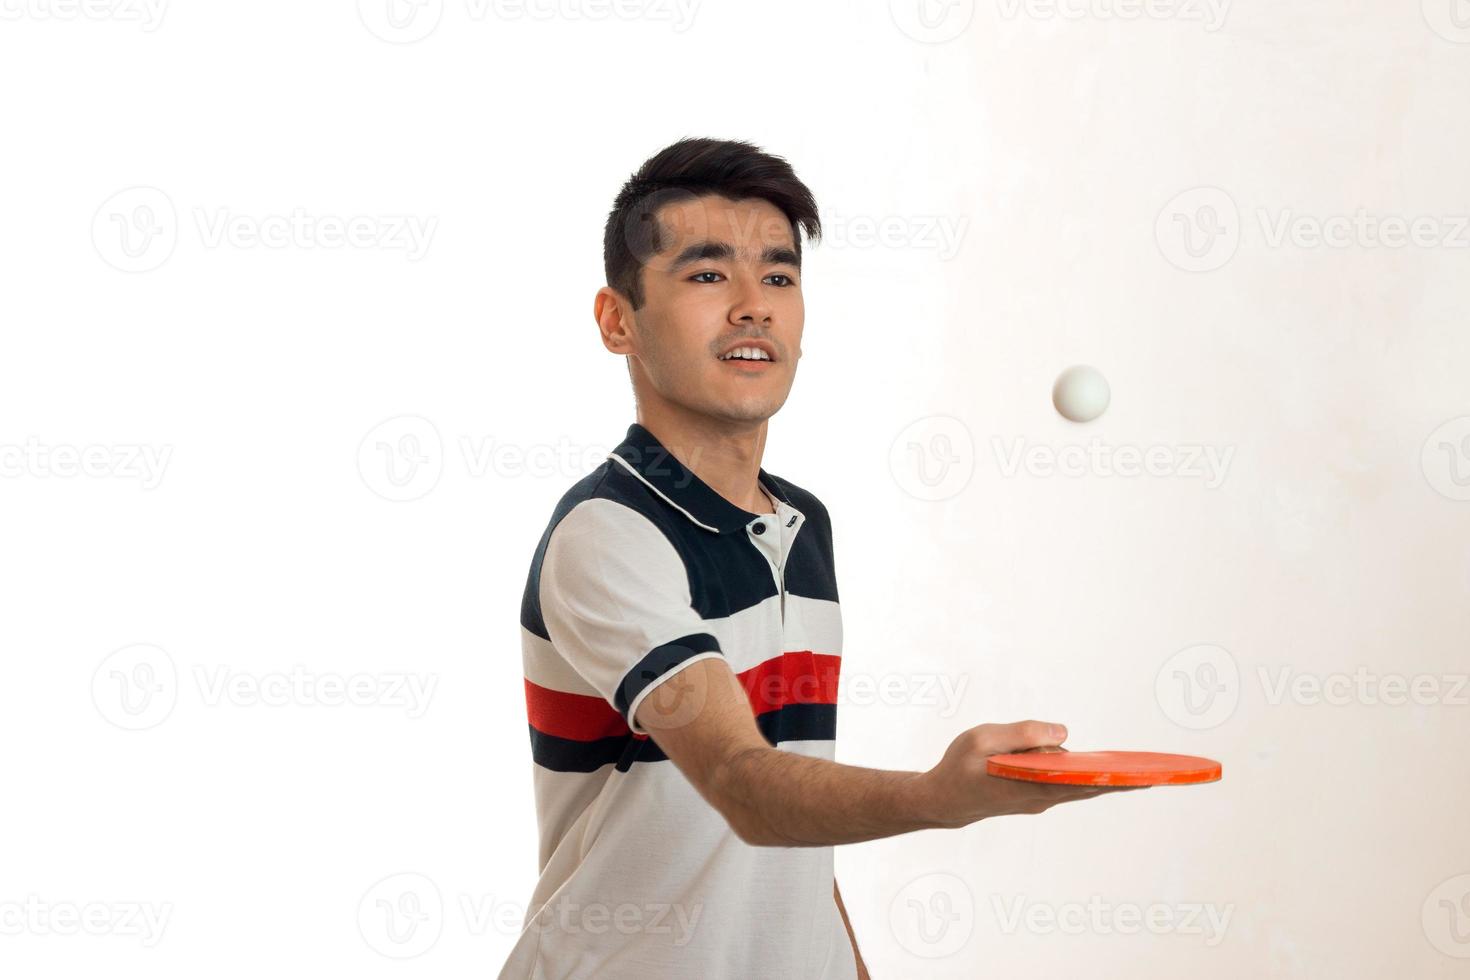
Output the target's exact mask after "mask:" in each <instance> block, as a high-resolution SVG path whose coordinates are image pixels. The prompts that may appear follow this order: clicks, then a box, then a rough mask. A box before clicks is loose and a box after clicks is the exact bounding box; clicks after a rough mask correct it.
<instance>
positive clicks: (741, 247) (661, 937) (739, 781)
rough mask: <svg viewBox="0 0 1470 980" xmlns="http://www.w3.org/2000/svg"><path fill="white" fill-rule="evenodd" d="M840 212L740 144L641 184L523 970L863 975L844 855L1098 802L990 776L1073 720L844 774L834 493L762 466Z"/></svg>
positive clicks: (523, 943)
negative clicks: (993, 758) (844, 890)
mask: <svg viewBox="0 0 1470 980" xmlns="http://www.w3.org/2000/svg"><path fill="white" fill-rule="evenodd" d="M801 233H805V235H806V237H807V238H809V239H816V238H818V237H820V233H821V228H820V223H819V221H818V218H817V207H816V203H815V201H814V200H813V198H812V194H811V192H810V191H809V190H808V189H807V188H806V186H805V185H803V184H802V183H801V181H800V180H798V179H797V177H796V175H795V174H794V173H793V172H792V170H791V168H790V166H789V165H788V164H787V163H786V162H785V161H783V160H781V159H780V158H778V157H773V156H770V155H768V154H765V153H763V152H761V151H760V150H759V149H758V148H756V147H754V146H751V145H750V144H748V143H743V142H728V141H716V140H709V139H689V140H683V141H680V142H678V143H675V144H674V145H672V146H670V147H668V148H667V149H665V150H663V151H661V152H660V153H658V154H657V155H655V156H654V157H652V158H651V159H649V160H648V161H647V162H646V163H644V164H643V166H642V167H641V168H640V169H639V170H638V172H637V173H636V174H635V175H634V176H633V177H632V178H631V179H630V180H629V181H628V182H627V184H626V185H625V186H624V188H623V189H622V192H621V193H620V194H619V196H618V198H617V201H616V203H615V205H614V207H613V210H612V213H611V215H610V216H609V217H608V220H607V226H606V231H605V235H604V263H605V266H606V273H607V285H606V286H605V287H603V288H602V289H600V290H598V292H597V297H596V300H595V303H594V306H593V315H594V317H595V318H596V320H597V325H598V329H599V330H600V332H601V336H602V342H603V344H604V346H606V347H607V349H608V350H610V351H612V352H613V353H614V354H618V355H621V356H623V357H625V358H626V359H627V364H628V370H629V373H630V375H631V376H632V381H633V391H634V396H635V399H636V403H637V422H636V423H634V424H633V425H631V426H629V428H628V430H627V435H626V438H625V439H624V440H623V442H622V443H621V444H620V445H618V447H617V448H616V449H615V450H614V451H613V452H612V453H610V454H609V455H608V458H607V460H606V461H605V462H603V463H602V464H601V465H600V466H598V467H597V469H595V470H593V471H592V472H591V473H590V474H588V475H587V476H586V477H585V478H583V479H582V480H580V481H579V482H577V483H576V484H575V485H574V486H573V487H572V488H571V489H570V490H569V491H568V492H567V493H566V494H565V495H564V496H563V497H562V498H561V500H560V502H559V503H558V504H557V506H556V508H555V510H554V511H553V513H552V516H551V520H550V523H549V524H548V526H547V528H546V531H545V533H544V534H543V535H542V537H541V540H540V543H539V544H538V546H537V548H536V552H535V555H534V558H533V560H532V563H531V571H530V576H529V578H528V580H527V583H526V591H525V595H524V598H523V602H522V607H521V627H522V628H521V637H522V647H523V660H524V670H525V683H526V705H527V711H528V715H529V720H530V734H531V750H532V758H533V761H534V772H535V791H536V806H537V819H538V824H539V828H540V867H541V877H540V881H539V883H538V884H537V886H536V890H535V893H534V894H533V896H532V898H531V902H530V905H529V908H528V914H527V920H526V924H525V927H524V930H523V932H522V934H521V936H520V939H519V941H518V942H517V944H516V946H515V949H514V951H513V952H512V953H511V956H510V959H509V961H508V962H507V963H506V965H505V968H504V970H503V971H502V973H501V977H502V978H515V980H521V978H532V977H534V978H538V980H540V978H546V980H560V978H567V977H577V978H583V977H586V978H592V977H597V978H622V977H627V978H638V980H644V978H650V980H651V978H680V980H682V978H688V977H697V978H700V980H724V978H730V980H752V978H759V980H776V978H793V980H797V978H799V980H852V978H858V977H866V976H867V971H866V969H865V967H864V965H863V962H862V957H861V956H860V954H859V953H858V949H857V943H856V941H855V940H854V938H853V936H852V932H851V929H850V927H849V926H848V924H847V915H846V911H845V909H844V908H843V906H842V899H841V895H840V893H839V892H838V889H837V885H836V882H835V881H834V879H833V874H832V847H833V845H835V844H846V843H852V842H855V841H865V840H872V839H874V838H878V837H887V836H891V835H894V834H903V833H908V832H909V831H914V830H921V829H925V828H936V827H963V826H965V825H966V824H969V823H972V822H974V821H976V820H981V819H984V818H985V817H990V816H996V815H999V814H1011V813H1039V812H1041V811H1042V810H1045V809H1046V808H1048V807H1050V806H1053V805H1054V804H1057V803H1060V802H1063V801H1066V800H1074V799H1082V798H1085V797H1090V796H1095V795H1098V794H1099V793H1101V792H1105V791H1104V790H1101V789H1084V788H1076V787H1057V786H1043V785H1034V784H1028V783H1020V782H1011V781H1006V780H1000V779H995V778H992V777H990V776H988V775H986V772H985V758H986V756H988V755H993V754H997V753H1002V752H1016V751H1025V750H1033V749H1036V750H1041V751H1060V749H1059V748H1058V746H1059V745H1060V744H1061V742H1062V741H1063V739H1064V738H1065V737H1066V731H1065V729H1063V728H1062V727H1061V726H1060V725H1052V724H1047V723H1043V722H1039V721H1026V722H1019V723H1016V724H1009V725H981V726H979V727H978V728H972V729H970V730H969V731H966V732H963V733H962V734H960V735H959V737H958V738H956V739H955V741H954V743H953V744H952V745H951V746H950V747H949V749H948V750H947V751H946V752H945V754H944V758H943V759H941V760H940V761H939V763H938V764H937V765H936V766H934V768H932V769H930V770H928V771H926V772H889V771H882V770H874V769H864V768H859V767H856V766H847V765H841V764H839V763H836V762H834V761H833V745H834V742H833V739H834V737H835V735H836V704H835V702H836V687H837V676H838V667H839V663H840V655H841V647H842V623H841V618H840V615H839V611H838V602H837V583H836V577H835V574H834V565H833V558H832V554H833V553H832V525H831V523H830V521H829V519H828V515H827V510H826V508H825V507H823V505H822V502H821V501H820V500H818V499H817V497H816V496H814V495H813V494H812V493H810V492H808V491H807V490H804V489H802V488H801V487H799V486H797V485H796V484H794V483H792V482H790V481H789V480H786V479H783V478H780V477H776V476H773V475H771V474H770V473H767V472H766V471H765V470H764V469H763V468H761V457H762V453H763V451H764V449H765V445H766V426H767V422H768V420H769V419H770V417H771V416H772V415H774V414H775V413H776V412H777V411H778V410H779V409H780V408H781V406H782V405H783V404H784V403H785V401H786V398H787V395H789V394H790V392H791V385H792V382H793V381H794V380H795V378H796V365H797V361H798V359H799V358H800V357H801V334H802V327H803V318H804V312H803V306H802V294H801V245H802V242H801V237H800V235H801Z"/></svg>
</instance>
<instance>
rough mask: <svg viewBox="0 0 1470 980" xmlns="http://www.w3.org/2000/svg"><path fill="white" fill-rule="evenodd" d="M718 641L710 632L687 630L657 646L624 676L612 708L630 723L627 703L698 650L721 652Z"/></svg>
mask: <svg viewBox="0 0 1470 980" xmlns="http://www.w3.org/2000/svg"><path fill="white" fill-rule="evenodd" d="M720 652H722V651H721V650H720V641H719V640H717V639H715V637H714V636H712V635H711V634H709V633H690V634H689V635H688V636H681V637H679V638H678V639H677V640H674V641H673V642H671V643H665V644H663V645H662V646H656V647H654V648H653V649H652V650H650V651H648V653H647V654H645V655H644V657H643V659H642V660H640V661H638V662H637V663H636V664H634V665H633V669H632V670H630V671H628V672H627V673H626V674H624V675H623V680H622V683H620V684H619V685H618V689H617V691H615V692H614V693H613V707H614V708H617V709H618V714H620V715H622V716H623V720H624V721H626V722H627V723H628V724H629V725H631V724H632V723H633V719H631V718H629V717H628V706H629V705H630V704H632V703H633V702H634V701H635V700H637V698H638V695H640V694H642V693H643V692H644V690H646V689H647V688H648V686H649V685H650V684H652V683H653V682H654V681H656V680H658V679H659V678H660V677H662V676H664V675H665V674H667V673H668V672H669V671H671V670H673V669H674V668H675V667H677V666H679V665H680V664H682V663H683V662H684V661H686V660H688V659H689V658H690V657H694V656H697V655H699V654H701V653H720Z"/></svg>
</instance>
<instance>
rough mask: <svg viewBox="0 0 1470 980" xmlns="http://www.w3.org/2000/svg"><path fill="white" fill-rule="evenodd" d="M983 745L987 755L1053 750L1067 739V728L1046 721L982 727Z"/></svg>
mask: <svg viewBox="0 0 1470 980" xmlns="http://www.w3.org/2000/svg"><path fill="white" fill-rule="evenodd" d="M980 727H981V729H983V730H984V731H983V732H982V737H981V744H982V745H983V746H984V751H985V753H986V754H987V755H1004V754H1006V753H1010V752H1026V751H1029V750H1031V749H1042V748H1051V747H1055V746H1058V745H1060V744H1061V743H1062V742H1064V741H1066V739H1067V728H1066V726H1065V725H1058V724H1055V723H1053V722H1046V721H1017V722H1012V723H1011V724H1009V725H982V726H980Z"/></svg>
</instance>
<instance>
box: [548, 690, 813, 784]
mask: <svg viewBox="0 0 1470 980" xmlns="http://www.w3.org/2000/svg"><path fill="white" fill-rule="evenodd" d="M755 723H756V726H757V727H758V728H760V731H761V735H763V736H764V737H765V739H766V741H767V742H769V743H770V744H771V745H773V746H774V745H779V744H780V743H782V742H796V741H803V740H809V739H835V738H836V737H837V705H835V704H788V705H786V706H785V707H782V708H777V709H776V710H775V711H767V712H766V713H765V714H763V715H759V716H758V717H757V718H756V720H755ZM531 758H532V760H533V761H534V762H535V763H536V765H538V766H541V767H542V768H543V769H552V770H555V771H556V772H594V771H596V770H598V769H600V768H602V767H603V766H605V765H607V764H608V763H610V762H612V763H616V764H617V769H618V772H627V771H628V770H629V769H631V768H633V763H635V762H667V761H668V758H669V757H668V756H667V755H665V754H664V750H663V749H661V748H659V747H658V743H657V742H655V741H654V740H653V739H651V738H634V737H633V735H631V734H628V735H613V736H610V737H608V738H599V739H596V740H594V741H591V742H578V741H576V740H574V739H569V738H557V737H556V736H554V735H546V734H544V733H542V732H538V731H536V729H534V728H532V729H531Z"/></svg>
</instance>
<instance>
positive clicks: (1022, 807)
mask: <svg viewBox="0 0 1470 980" xmlns="http://www.w3.org/2000/svg"><path fill="white" fill-rule="evenodd" d="M1066 739H1067V729H1066V728H1065V727H1064V726H1062V725H1056V724H1051V723H1048V722H1044V721H1018V722H1014V723H1012V724H1009V725H980V726H977V727H975V728H971V729H970V730H969V731H966V732H961V733H960V735H959V737H958V738H956V739H955V740H954V741H953V742H951V743H950V746H949V748H948V749H946V750H945V753H944V758H942V759H940V760H939V765H937V766H935V767H934V768H933V769H930V770H929V771H928V772H926V773H924V774H923V775H922V776H920V777H919V781H920V784H921V786H922V790H921V791H922V792H923V793H925V794H927V795H928V796H929V798H930V799H931V800H932V801H933V805H934V809H935V814H936V816H937V819H938V821H939V823H940V824H941V825H942V826H945V827H964V826H966V825H968V824H972V823H974V822H975V821H977V820H983V819H985V818H986V817H999V816H1004V815H1007V814H1014V813H1041V812H1042V811H1044V810H1049V809H1051V808H1052V807H1054V806H1056V805H1057V804H1058V803H1066V802H1068V801H1070V800H1086V799H1091V798H1092V797H1094V796H1101V795H1102V794H1104V793H1114V792H1117V791H1119V790H1125V789H1137V788H1143V787H1131V786H1064V785H1055V784H1050V783H1027V782H1022V781H1020V780H1016V779H1002V778H1000V777H998V776H992V775H990V774H989V773H987V772H986V771H985V760H986V757H987V756H992V755H1005V754H1007V753H1012V752H1065V751H1067V750H1066V749H1064V748H1062V747H1061V744H1062V742H1064V741H1066Z"/></svg>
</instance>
